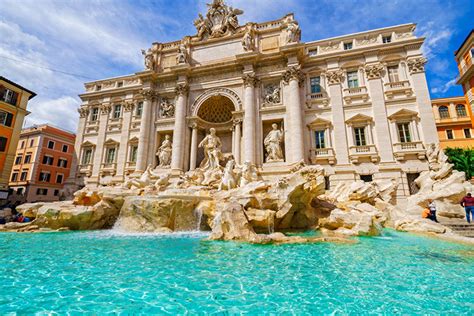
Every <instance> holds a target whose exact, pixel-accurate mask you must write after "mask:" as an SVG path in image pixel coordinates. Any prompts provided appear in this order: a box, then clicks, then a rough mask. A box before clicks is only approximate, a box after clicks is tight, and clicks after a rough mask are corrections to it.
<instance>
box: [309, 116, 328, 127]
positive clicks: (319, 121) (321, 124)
mask: <svg viewBox="0 0 474 316" xmlns="http://www.w3.org/2000/svg"><path fill="white" fill-rule="evenodd" d="M331 126H332V123H331V121H328V120H325V119H323V118H321V117H318V118H316V119H315V120H314V121H312V122H311V123H309V124H308V127H309V128H317V127H324V128H328V127H331Z"/></svg>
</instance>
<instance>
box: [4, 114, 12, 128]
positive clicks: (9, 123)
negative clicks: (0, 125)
mask: <svg viewBox="0 0 474 316" xmlns="http://www.w3.org/2000/svg"><path fill="white" fill-rule="evenodd" d="M12 122H13V114H11V113H7V119H6V121H5V125H6V126H8V127H11V126H12Z"/></svg>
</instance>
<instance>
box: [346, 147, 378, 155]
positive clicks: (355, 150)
mask: <svg viewBox="0 0 474 316" xmlns="http://www.w3.org/2000/svg"><path fill="white" fill-rule="evenodd" d="M376 152H377V149H376V148H375V145H364V146H350V147H349V154H350V155H358V154H374V153H376Z"/></svg>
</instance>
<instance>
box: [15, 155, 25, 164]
mask: <svg viewBox="0 0 474 316" xmlns="http://www.w3.org/2000/svg"><path fill="white" fill-rule="evenodd" d="M22 158H23V157H22V156H17V157H16V158H15V165H19V164H21V160H22Z"/></svg>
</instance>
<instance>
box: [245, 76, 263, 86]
mask: <svg viewBox="0 0 474 316" xmlns="http://www.w3.org/2000/svg"><path fill="white" fill-rule="evenodd" d="M242 80H243V81H244V86H245V87H249V86H250V87H255V86H256V85H257V83H258V81H259V80H258V79H257V77H256V76H255V74H254V73H250V74H245V75H243V76H242Z"/></svg>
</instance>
